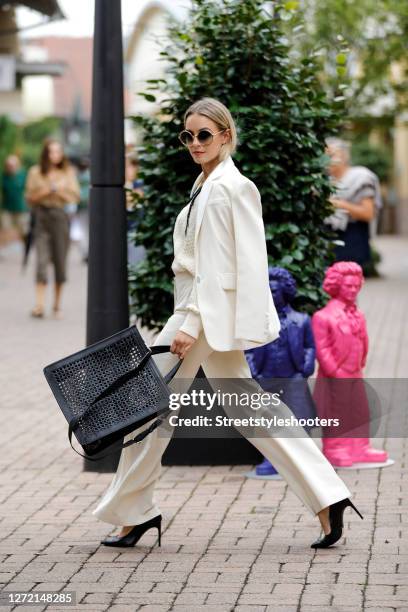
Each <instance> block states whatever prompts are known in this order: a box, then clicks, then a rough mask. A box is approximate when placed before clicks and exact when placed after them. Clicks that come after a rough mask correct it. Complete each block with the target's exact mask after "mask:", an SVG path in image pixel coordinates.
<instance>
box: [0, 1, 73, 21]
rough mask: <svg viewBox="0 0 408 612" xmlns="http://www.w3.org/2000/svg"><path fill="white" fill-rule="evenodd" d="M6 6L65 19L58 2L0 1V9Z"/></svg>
mask: <svg viewBox="0 0 408 612" xmlns="http://www.w3.org/2000/svg"><path fill="white" fill-rule="evenodd" d="M6 4H13V5H16V6H27V7H28V8H30V9H33V10H34V11H38V12H39V13H42V14H43V15H47V16H48V17H53V18H57V17H59V18H62V17H64V14H63V12H62V10H61V8H60V7H59V4H58V1H57V0H22V1H21V2H19V1H17V0H0V8H1V7H2V6H4V5H6Z"/></svg>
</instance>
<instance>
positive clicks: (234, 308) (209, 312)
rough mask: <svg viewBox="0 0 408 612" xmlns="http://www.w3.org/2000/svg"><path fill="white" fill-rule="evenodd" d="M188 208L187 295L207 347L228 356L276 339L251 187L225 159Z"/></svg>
mask: <svg viewBox="0 0 408 612" xmlns="http://www.w3.org/2000/svg"><path fill="white" fill-rule="evenodd" d="M202 176H203V175H202V174H200V176H198V177H197V180H196V181H195V183H194V185H193V188H192V191H191V194H192V193H193V192H194V190H195V188H196V186H197V185H198V183H199V181H200V179H201V178H202ZM194 206H197V213H196V226H195V239H194V257H195V277H194V287H193V291H195V294H196V298H197V305H198V309H199V311H200V315H201V320H202V325H203V329H204V333H205V336H206V338H207V341H208V343H209V345H210V346H211V347H212V348H213V349H214V350H216V351H232V350H245V349H249V348H254V347H257V346H262V345H263V344H267V343H268V342H272V341H273V340H276V338H278V336H279V330H280V322H279V317H278V314H277V312H276V309H275V305H274V303H273V298H272V294H271V290H270V288H269V276H268V258H267V253H266V241H265V228H264V224H263V219H262V205H261V198H260V194H259V191H258V189H257V187H256V186H255V184H254V183H253V182H252V181H250V180H249V179H248V178H246V177H245V176H243V175H242V174H241V172H240V171H239V170H238V168H237V167H236V166H235V164H234V162H233V161H232V158H231V157H228V158H227V159H226V160H225V161H223V162H221V163H220V164H218V166H217V167H216V168H215V169H214V170H213V172H211V174H210V175H209V176H208V178H207V179H206V181H205V182H204V185H203V187H202V190H201V193H200V194H199V196H198V197H197V199H196V201H195V203H194Z"/></svg>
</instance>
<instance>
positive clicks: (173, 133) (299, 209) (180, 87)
mask: <svg viewBox="0 0 408 612" xmlns="http://www.w3.org/2000/svg"><path fill="white" fill-rule="evenodd" d="M264 5H265V3H264V2H262V1H261V0H245V1H243V0H219V1H211V0H195V2H194V3H193V9H192V13H191V19H190V21H189V23H187V24H183V27H182V28H181V27H180V28H178V27H177V26H174V27H173V28H172V29H171V33H170V44H169V46H168V47H167V48H166V49H165V50H164V51H163V52H162V56H163V58H164V59H165V60H167V62H168V63H169V73H168V78H167V79H166V80H160V81H157V80H153V81H151V82H150V85H149V91H146V92H144V93H143V94H141V95H143V96H144V97H145V98H146V99H147V100H149V101H151V102H155V101H156V99H159V100H160V101H159V113H158V116H157V117H153V118H151V117H146V116H136V117H134V120H135V122H136V124H137V126H138V127H140V128H142V130H143V134H144V140H143V144H142V146H141V148H140V151H139V159H140V166H141V178H142V179H143V180H144V183H145V193H144V197H143V198H141V199H139V201H138V203H137V207H138V208H139V209H140V208H142V210H143V218H142V221H141V222H140V224H139V228H138V230H137V233H136V238H135V242H136V244H143V245H144V246H145V248H146V249H147V257H146V259H145V260H144V261H142V262H141V263H139V264H138V265H137V267H135V268H133V269H132V270H131V273H130V287H131V295H132V298H133V305H132V309H133V311H134V312H135V313H136V314H137V316H138V317H139V318H140V319H141V322H142V324H143V325H146V326H148V327H150V328H157V327H159V326H160V325H161V324H162V323H163V322H164V321H165V320H166V319H167V317H168V315H169V314H170V312H171V310H172V307H173V287H172V272H171V269H170V267H171V262H172V259H173V244H172V231H173V225H174V221H175V217H176V216H177V214H178V212H179V211H180V210H181V208H182V207H183V206H184V205H185V204H186V202H187V199H188V194H189V190H190V188H191V185H192V182H193V179H194V178H195V176H196V175H197V167H196V166H195V165H194V164H193V162H191V160H190V159H189V156H188V154H187V153H186V152H185V151H184V149H183V148H182V147H181V146H180V145H179V144H178V141H177V134H178V132H179V131H180V130H181V129H182V127H183V125H182V117H183V114H184V112H185V110H186V108H187V107H188V106H189V104H190V103H192V102H193V101H195V100H197V99H199V98H201V97H203V96H212V97H215V98H218V99H220V100H221V101H222V102H224V103H225V104H226V105H227V106H228V107H229V109H230V110H231V112H232V115H233V116H234V117H235V119H236V121H237V124H238V132H239V140H240V144H239V147H238V151H237V153H236V155H235V161H236V163H237V165H238V167H239V168H240V169H241V171H242V172H243V173H244V174H245V175H246V176H248V177H249V178H250V179H251V180H253V181H254V182H255V184H256V185H257V186H258V188H259V190H260V193H261V197H262V202H263V217H264V222H265V227H266V238H267V249H268V256H269V262H270V264H273V265H282V266H284V267H286V268H287V269H288V270H290V271H291V272H292V273H293V275H294V276H295V278H296V280H297V283H298V288H299V297H298V305H300V306H302V307H304V308H307V309H309V310H310V311H312V310H314V309H315V308H316V307H318V306H320V305H321V304H322V303H323V301H324V296H323V292H322V291H321V289H320V285H321V281H322V278H323V273H324V269H325V266H326V265H327V264H328V263H329V262H330V261H331V259H330V239H331V236H330V235H329V233H328V229H327V226H325V225H324V224H323V218H324V217H326V216H327V214H329V213H330V212H332V209H331V206H330V205H328V203H327V197H328V195H329V191H330V187H329V181H328V177H327V176H326V172H325V163H326V158H325V156H324V139H325V137H326V136H328V135H329V134H332V133H333V131H334V130H335V127H336V125H337V123H338V113H337V111H335V110H333V107H332V106H331V105H329V103H328V102H327V99H326V96H325V93H324V91H323V89H322V87H321V85H320V83H319V80H318V78H317V71H318V68H317V64H316V57H315V56H314V54H313V53H309V55H308V57H305V58H303V59H302V60H301V61H300V62H292V61H291V60H290V59H289V48H288V45H289V43H288V41H287V40H286V39H285V37H284V36H283V35H282V28H281V25H282V24H281V14H283V13H281V10H282V8H281V5H280V4H279V3H274V4H273V7H274V9H273V12H268V11H267V10H266V9H265V6H264ZM136 214H137V213H136Z"/></svg>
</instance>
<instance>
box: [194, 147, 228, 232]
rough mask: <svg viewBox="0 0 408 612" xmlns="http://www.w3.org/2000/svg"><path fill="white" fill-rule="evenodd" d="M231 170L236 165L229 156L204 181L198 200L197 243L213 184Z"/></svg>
mask: <svg viewBox="0 0 408 612" xmlns="http://www.w3.org/2000/svg"><path fill="white" fill-rule="evenodd" d="M231 168H235V164H234V162H233V161H232V157H231V156H228V157H227V159H225V160H224V161H223V162H221V163H220V164H218V166H217V167H216V168H215V169H214V170H213V171H212V172H211V174H210V175H209V177H208V178H207V179H206V180H205V181H204V185H203V188H202V189H201V191H200V194H199V195H198V196H197V200H196V205H197V216H196V226H195V234H194V240H195V241H197V237H198V232H199V231H200V227H201V221H202V220H203V216H204V210H205V205H206V204H207V201H208V197H209V195H210V192H211V187H212V183H213V182H214V180H216V179H217V178H218V177H220V176H222V175H223V174H224V173H225V172H228V171H229V170H230V169H231ZM201 176H202V173H201V174H200V176H199V177H198V178H197V180H196V182H195V183H194V186H193V189H194V187H195V185H197V184H198V181H199V179H200V177H201Z"/></svg>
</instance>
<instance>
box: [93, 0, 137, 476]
mask: <svg viewBox="0 0 408 612" xmlns="http://www.w3.org/2000/svg"><path fill="white" fill-rule="evenodd" d="M123 106H124V105H123V53H122V23H121V2H120V0H114V1H112V0H95V28H94V44H93V88H92V123H91V139H92V142H91V185H92V186H91V191H90V223H89V259H88V306H87V330H86V342H87V345H89V344H92V343H93V342H96V341H98V340H101V339H102V338H106V337H107V336H110V335H111V334H114V333H115V332H117V331H119V330H121V329H123V328H125V327H127V326H128V325H129V303H128V279H127V227H126V198H125V191H124V182H125V169H124V159H125V150H124V109H123ZM118 446H119V443H118ZM119 454H120V453H119V450H118V452H117V453H116V454H114V455H113V456H112V457H110V458H106V459H103V460H100V461H98V462H92V461H87V460H85V462H84V469H85V470H88V471H98V472H111V471H114V470H115V469H116V466H117V463H118V460H119Z"/></svg>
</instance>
